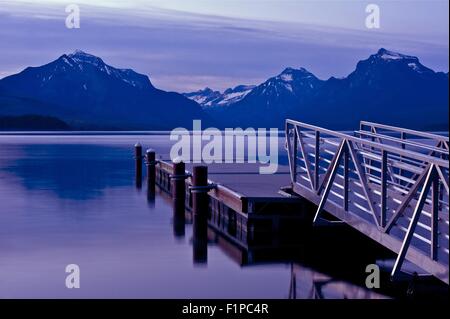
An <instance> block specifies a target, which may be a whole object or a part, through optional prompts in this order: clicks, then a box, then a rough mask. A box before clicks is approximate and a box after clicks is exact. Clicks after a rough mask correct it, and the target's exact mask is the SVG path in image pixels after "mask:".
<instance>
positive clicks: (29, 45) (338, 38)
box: [0, 1, 448, 91]
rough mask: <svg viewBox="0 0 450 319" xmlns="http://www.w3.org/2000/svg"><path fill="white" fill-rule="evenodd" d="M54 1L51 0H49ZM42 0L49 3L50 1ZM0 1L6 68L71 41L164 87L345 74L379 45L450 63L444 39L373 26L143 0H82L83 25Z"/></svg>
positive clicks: (57, 8) (36, 60) (51, 7)
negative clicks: (98, 0) (304, 72)
mask: <svg viewBox="0 0 450 319" xmlns="http://www.w3.org/2000/svg"><path fill="white" fill-rule="evenodd" d="M50 2H51V1H50ZM45 3H49V2H48V1H45ZM6 7H8V10H5V7H3V9H2V8H0V40H1V43H2V48H1V51H0V57H1V59H0V74H5V73H7V72H9V71H10V70H18V69H22V68H25V67H26V66H29V65H41V64H44V63H47V62H49V61H51V60H53V59H55V58H57V57H58V56H59V55H61V54H63V53H68V52H72V51H74V50H75V49H82V50H84V51H87V52H90V53H93V54H96V55H98V56H101V57H102V58H104V60H105V62H107V63H109V64H111V65H113V66H116V67H124V68H128V67H131V68H133V69H135V70H136V71H138V72H140V73H144V74H147V75H149V76H150V78H151V79H152V81H153V82H154V84H155V85H157V86H158V87H160V88H162V89H165V90H175V91H190V90H194V89H199V88H202V87H204V86H206V85H207V86H210V87H212V88H214V89H222V90H223V89H225V88H227V87H231V86H235V85H238V84H257V83H259V82H262V81H264V80H265V79H267V78H268V77H270V76H272V75H274V74H277V73H279V72H281V70H282V69H284V68H285V67H287V66H293V67H300V66H302V67H306V68H307V69H309V70H310V71H311V72H313V73H315V74H316V75H318V76H319V77H321V78H328V77H330V76H337V77H339V76H345V75H347V74H348V73H349V72H351V71H352V70H353V69H354V67H355V65H356V62H357V61H358V60H360V59H363V58H366V57H367V56H368V55H369V54H372V53H373V52H375V51H376V50H377V49H378V48H380V47H387V48H389V49H392V50H396V51H400V52H404V53H407V54H412V55H417V56H419V57H420V58H421V60H422V62H423V63H424V64H425V65H427V66H430V67H432V68H434V69H437V70H444V71H447V70H448V42H446V41H444V42H443V41H441V40H436V39H431V40H423V39H415V38H414V37H412V36H406V35H397V34H388V33H384V32H380V31H373V30H352V29H345V28H330V27H324V26H315V25H309V24H300V23H288V22H277V23H274V22H271V21H256V20H250V19H237V18H230V17H220V16H213V15H201V14H195V13H183V12H180V11H176V10H168V9H160V8H155V7H151V6H146V7H145V8H144V9H142V10H141V8H139V10H137V9H136V8H135V7H133V6H130V7H123V8H120V9H118V8H105V7H99V6H89V5H81V14H82V15H81V28H80V29H77V30H73V29H72V30H69V29H66V28H65V26H64V20H65V15H66V13H65V12H64V5H62V4H57V5H55V4H51V3H50V4H48V5H40V6H36V5H33V4H26V5H10V6H6Z"/></svg>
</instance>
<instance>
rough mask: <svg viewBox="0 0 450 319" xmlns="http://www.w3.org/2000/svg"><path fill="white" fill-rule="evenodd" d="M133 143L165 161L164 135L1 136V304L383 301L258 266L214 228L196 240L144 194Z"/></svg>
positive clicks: (292, 270)
mask: <svg viewBox="0 0 450 319" xmlns="http://www.w3.org/2000/svg"><path fill="white" fill-rule="evenodd" d="M137 140H140V141H144V142H145V143H146V144H147V145H151V146H152V147H154V148H157V150H158V153H159V154H162V156H163V157H167V154H168V147H169V146H168V145H169V139H168V136H166V135H151V136H145V137H143V136H125V135H124V136H117V135H115V136H106V135H105V136H89V135H87V136H70V135H69V136H14V135H9V136H0V297H1V298H14V297H20V298H32V297H38V298H48V297H58V298H74V297H87V298H89V297H96V298H99V297H101V298H111V297H112V298H316V297H317V296H319V297H323V298H327V297H331V298H344V297H347V298H378V297H381V296H379V295H378V294H374V293H373V292H371V291H368V290H367V289H365V288H362V287H359V286H357V285H355V284H350V283H347V282H345V281H343V280H341V279H339V278H332V277H330V276H328V275H325V274H323V273H322V272H321V271H317V270H314V269H312V268H309V267H307V266H304V265H302V263H300V262H297V261H296V260H295V258H286V257H285V258H282V259H275V260H273V259H272V260H271V259H268V260H264V258H262V259H261V258H260V259H259V260H258V262H252V261H251V260H252V258H249V257H248V256H249V255H251V254H252V252H251V251H246V250H245V249H242V247H236V246H234V245H233V244H232V243H230V242H227V241H226V240H225V239H224V238H223V237H222V236H221V235H220V234H217V233H214V232H213V231H212V230H209V232H208V239H207V241H206V242H205V241H200V242H199V241H198V240H196V238H195V236H193V233H192V223H191V219H190V218H189V215H186V216H185V215H184V214H183V213H181V214H180V213H179V208H178V213H175V214H174V211H177V208H176V207H175V209H174V206H173V205H174V204H173V203H172V201H171V200H170V198H168V197H167V195H165V194H163V193H161V192H160V191H159V190H158V189H157V190H156V195H154V196H152V195H150V197H148V194H147V192H146V189H145V185H144V187H143V189H141V190H138V189H136V187H135V183H134V180H133V177H134V166H133V159H132V152H131V151H132V150H131V148H130V146H132V145H133V144H134V143H135V142H136V141H137ZM263 255H264V254H263ZM72 263H75V264H78V265H79V266H80V269H81V282H80V284H81V288H80V289H67V288H66V287H65V277H66V273H65V267H66V265H68V264H72ZM317 282H319V283H320V289H319V288H318V287H319V286H317ZM319 290H320V291H319Z"/></svg>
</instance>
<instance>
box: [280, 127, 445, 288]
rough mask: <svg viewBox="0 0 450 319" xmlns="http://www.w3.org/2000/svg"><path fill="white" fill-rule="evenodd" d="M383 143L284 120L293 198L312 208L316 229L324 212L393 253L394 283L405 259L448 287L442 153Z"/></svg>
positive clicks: (418, 145)
mask: <svg viewBox="0 0 450 319" xmlns="http://www.w3.org/2000/svg"><path fill="white" fill-rule="evenodd" d="M377 126H380V125H378V124H377ZM390 128H391V129H392V127H390ZM398 130H402V129H398ZM407 133H408V134H410V133H411V132H410V131H408V132H407ZM416 133H419V134H422V133H421V132H416ZM374 134H378V133H374ZM423 135H427V133H423ZM433 136H434V135H433ZM386 137H390V136H386ZM386 137H385V136H380V137H379V139H375V140H372V138H369V139H368V138H361V137H357V136H351V135H347V134H343V133H339V132H334V131H331V130H327V129H324V128H320V127H317V126H313V125H309V124H305V123H301V122H297V121H293V120H287V121H286V143H287V149H288V153H289V156H288V157H289V167H290V171H291V179H292V185H293V190H294V191H295V192H296V193H298V194H299V195H301V196H303V197H306V198H307V199H309V200H311V201H313V202H315V203H316V204H317V205H318V209H317V212H316V216H315V218H314V221H315V222H316V221H317V220H318V218H319V216H320V213H321V212H322V210H326V211H327V212H329V213H331V214H333V215H334V216H336V217H337V218H339V219H341V220H342V221H345V222H346V223H348V224H349V225H351V226H352V227H354V228H356V229H358V230H359V231H361V232H362V233H364V234H366V235H367V236H369V237H371V238H372V239H374V240H376V241H378V242H379V243H381V244H382V245H384V246H386V247H387V248H389V249H391V250H392V251H394V252H396V253H398V256H397V260H396V263H395V266H394V269H393V271H392V276H393V277H396V276H397V275H398V274H399V271H400V269H401V266H402V263H403V261H404V260H405V258H406V259H408V260H410V261H411V262H413V263H415V264H417V265H418V266H419V267H421V268H423V269H424V270H426V271H428V272H430V273H431V274H433V275H435V276H436V277H438V278H439V279H441V280H443V281H444V282H446V283H448V280H449V279H448V255H449V201H448V199H449V186H448V184H449V183H448V176H449V162H448V150H445V147H444V148H443V149H442V151H439V152H434V153H433V154H429V150H428V149H427V147H428V146H429V145H428V144H426V143H423V145H422V143H415V145H414V148H411V149H408V148H407V146H405V147H404V148H403V147H401V146H398V145H396V144H392V143H386ZM422 137H425V136H422ZM444 139H445V138H444ZM447 140H448V139H447ZM408 142H409V141H408ZM404 143H405V145H406V141H405V142H404ZM444 144H445V143H444ZM442 145H443V144H442V143H441V146H442ZM446 145H448V143H447V144H446ZM438 147H440V146H439V144H437V145H436V148H438ZM437 154H439V155H437ZM445 156H447V157H446V158H445Z"/></svg>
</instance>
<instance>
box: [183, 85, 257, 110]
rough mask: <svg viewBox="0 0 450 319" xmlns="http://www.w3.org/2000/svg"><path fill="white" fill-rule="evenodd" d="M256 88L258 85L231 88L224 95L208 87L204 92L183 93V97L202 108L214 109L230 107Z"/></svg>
mask: <svg viewBox="0 0 450 319" xmlns="http://www.w3.org/2000/svg"><path fill="white" fill-rule="evenodd" d="M255 87H256V85H239V86H236V87H235V88H229V89H227V90H225V91H224V92H223V93H221V92H220V91H213V90H211V89H210V88H208V87H207V88H205V89H203V90H199V91H195V92H191V93H183V95H184V96H186V97H187V98H189V99H191V100H194V101H195V102H197V103H198V104H200V105H201V106H202V107H205V108H214V107H223V106H228V105H231V104H234V103H237V102H239V101H240V100H242V99H243V98H244V97H245V96H246V95H247V94H248V93H249V92H251V91H252V90H253V89H254V88H255Z"/></svg>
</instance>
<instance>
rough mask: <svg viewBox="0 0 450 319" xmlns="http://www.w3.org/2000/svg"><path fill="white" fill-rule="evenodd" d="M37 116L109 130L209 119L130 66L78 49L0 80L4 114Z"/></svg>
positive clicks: (162, 126) (170, 125)
mask: <svg viewBox="0 0 450 319" xmlns="http://www.w3.org/2000/svg"><path fill="white" fill-rule="evenodd" d="M23 114H38V115H50V116H56V117H58V118H61V119H63V120H64V121H66V122H67V123H70V124H71V126H75V127H81V128H83V127H89V128H96V127H97V128H108V129H171V128H173V127H176V126H183V127H186V126H187V127H191V126H192V119H197V118H199V119H204V120H207V117H208V116H207V115H205V113H204V112H203V111H202V109H201V107H200V106H199V105H198V104H197V103H195V102H193V101H191V100H189V99H187V98H185V97H184V96H183V95H181V94H178V93H174V92H165V91H162V90H158V89H157V88H155V87H154V86H153V85H152V83H151V82H150V79H149V78H148V77H147V76H145V75H142V74H139V73H136V72H134V71H133V70H130V69H116V68H114V67H112V66H109V65H107V64H106V63H104V62H103V60H102V59H100V58H98V57H96V56H93V55H90V54H87V53H85V52H83V51H75V52H74V53H72V54H68V55H66V54H64V55H62V56H61V57H59V58H58V59H57V60H55V61H53V62H51V63H49V64H46V65H43V66H40V67H33V68H31V67H29V68H26V69H25V70H24V71H22V72H20V73H18V74H15V75H11V76H8V77H6V78H4V79H2V80H0V115H23Z"/></svg>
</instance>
